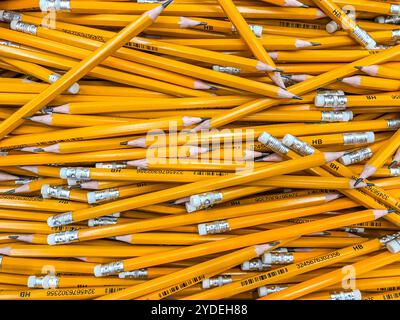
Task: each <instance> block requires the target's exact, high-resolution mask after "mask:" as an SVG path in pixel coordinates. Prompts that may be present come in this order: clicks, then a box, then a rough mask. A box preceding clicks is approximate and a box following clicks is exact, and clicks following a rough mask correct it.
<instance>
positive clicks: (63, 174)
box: [60, 167, 90, 180]
mask: <svg viewBox="0 0 400 320" xmlns="http://www.w3.org/2000/svg"><path fill="white" fill-rule="evenodd" d="M60 178H61V179H75V180H88V179H90V168H82V167H77V168H73V167H70V168H61V170H60Z"/></svg>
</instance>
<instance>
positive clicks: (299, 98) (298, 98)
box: [292, 96, 303, 100]
mask: <svg viewBox="0 0 400 320" xmlns="http://www.w3.org/2000/svg"><path fill="white" fill-rule="evenodd" d="M292 99H295V100H303V98H302V97H299V96H293V98H292Z"/></svg>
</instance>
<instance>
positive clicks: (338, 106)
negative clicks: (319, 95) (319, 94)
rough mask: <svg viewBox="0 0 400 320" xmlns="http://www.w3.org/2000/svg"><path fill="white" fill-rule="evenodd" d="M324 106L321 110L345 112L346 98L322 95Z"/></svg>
mask: <svg viewBox="0 0 400 320" xmlns="http://www.w3.org/2000/svg"><path fill="white" fill-rule="evenodd" d="M323 96H324V105H323V106H322V108H334V109H335V110H345V109H346V107H347V101H348V98H347V96H340V95H323Z"/></svg>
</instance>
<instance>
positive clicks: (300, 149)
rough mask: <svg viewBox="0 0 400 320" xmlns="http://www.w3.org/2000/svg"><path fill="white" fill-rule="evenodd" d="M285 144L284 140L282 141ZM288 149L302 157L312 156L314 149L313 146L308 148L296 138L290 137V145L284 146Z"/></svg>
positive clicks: (307, 145)
mask: <svg viewBox="0 0 400 320" xmlns="http://www.w3.org/2000/svg"><path fill="white" fill-rule="evenodd" d="M284 142H285V139H284ZM286 145H287V146H288V147H290V149H292V150H294V151H296V152H297V153H300V154H301V155H303V156H309V155H312V154H314V152H315V148H314V147H313V146H310V145H309V144H308V143H307V142H305V141H301V140H300V139H298V138H296V137H295V136H292V139H291V145H288V144H286Z"/></svg>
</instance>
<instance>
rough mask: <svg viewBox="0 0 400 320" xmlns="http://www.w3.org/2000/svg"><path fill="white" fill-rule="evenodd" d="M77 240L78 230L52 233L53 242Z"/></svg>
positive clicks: (61, 242)
mask: <svg viewBox="0 0 400 320" xmlns="http://www.w3.org/2000/svg"><path fill="white" fill-rule="evenodd" d="M78 240H79V238H78V230H73V231H66V232H59V233H55V234H54V244H63V243H70V242H74V241H78Z"/></svg>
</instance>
